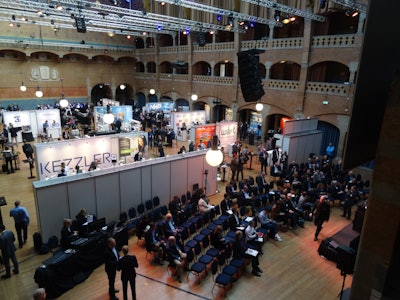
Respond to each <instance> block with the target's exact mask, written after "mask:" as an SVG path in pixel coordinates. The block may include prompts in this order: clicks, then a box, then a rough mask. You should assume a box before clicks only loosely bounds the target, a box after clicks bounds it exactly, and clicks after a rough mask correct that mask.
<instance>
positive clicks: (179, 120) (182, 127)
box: [170, 110, 206, 142]
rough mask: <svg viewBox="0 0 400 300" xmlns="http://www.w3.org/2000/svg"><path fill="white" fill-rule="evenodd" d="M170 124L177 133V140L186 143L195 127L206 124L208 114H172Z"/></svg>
mask: <svg viewBox="0 0 400 300" xmlns="http://www.w3.org/2000/svg"><path fill="white" fill-rule="evenodd" d="M170 124H171V126H172V129H173V131H174V132H175V133H176V139H177V140H178V141H183V142H185V141H187V139H188V134H189V132H190V130H191V128H192V127H193V126H195V125H204V124H206V112H205V111H204V110H197V111H187V112H172V113H171V122H170Z"/></svg>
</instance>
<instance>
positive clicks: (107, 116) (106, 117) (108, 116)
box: [103, 105, 114, 125]
mask: <svg viewBox="0 0 400 300" xmlns="http://www.w3.org/2000/svg"><path fill="white" fill-rule="evenodd" d="M103 121H104V123H106V124H108V125H110V124H112V123H113V122H114V115H113V114H112V113H111V111H110V105H107V113H105V114H104V115H103Z"/></svg>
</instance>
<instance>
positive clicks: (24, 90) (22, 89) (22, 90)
mask: <svg viewBox="0 0 400 300" xmlns="http://www.w3.org/2000/svg"><path fill="white" fill-rule="evenodd" d="M19 89H20V91H21V92H26V86H25V84H24V83H23V82H22V83H21V86H20V87H19Z"/></svg>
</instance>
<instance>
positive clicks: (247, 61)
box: [237, 49, 265, 102]
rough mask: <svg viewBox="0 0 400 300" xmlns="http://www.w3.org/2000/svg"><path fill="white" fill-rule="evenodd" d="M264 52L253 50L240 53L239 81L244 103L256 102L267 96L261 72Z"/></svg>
mask: <svg viewBox="0 0 400 300" xmlns="http://www.w3.org/2000/svg"><path fill="white" fill-rule="evenodd" d="M264 52H265V51H264V50H257V49H252V50H248V51H242V52H239V53H238V54H237V55H238V64H239V80H240V87H241V89H242V94H243V98H244V101H246V102H255V101H258V100H259V99H260V98H261V97H262V96H264V95H265V92H264V88H263V85H262V79H261V72H260V58H259V56H258V55H257V54H259V53H264Z"/></svg>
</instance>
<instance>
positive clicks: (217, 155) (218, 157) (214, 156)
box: [206, 149, 224, 167]
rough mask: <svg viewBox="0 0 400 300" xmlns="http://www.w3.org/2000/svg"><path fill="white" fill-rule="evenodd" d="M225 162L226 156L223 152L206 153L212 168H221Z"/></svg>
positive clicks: (210, 151)
mask: <svg viewBox="0 0 400 300" xmlns="http://www.w3.org/2000/svg"><path fill="white" fill-rule="evenodd" d="M223 160H224V155H223V154H222V151H221V150H211V149H210V150H208V151H207V153H206V161H207V163H208V164H209V165H210V166H212V167H217V166H219V165H220V164H221V163H222V161H223Z"/></svg>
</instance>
